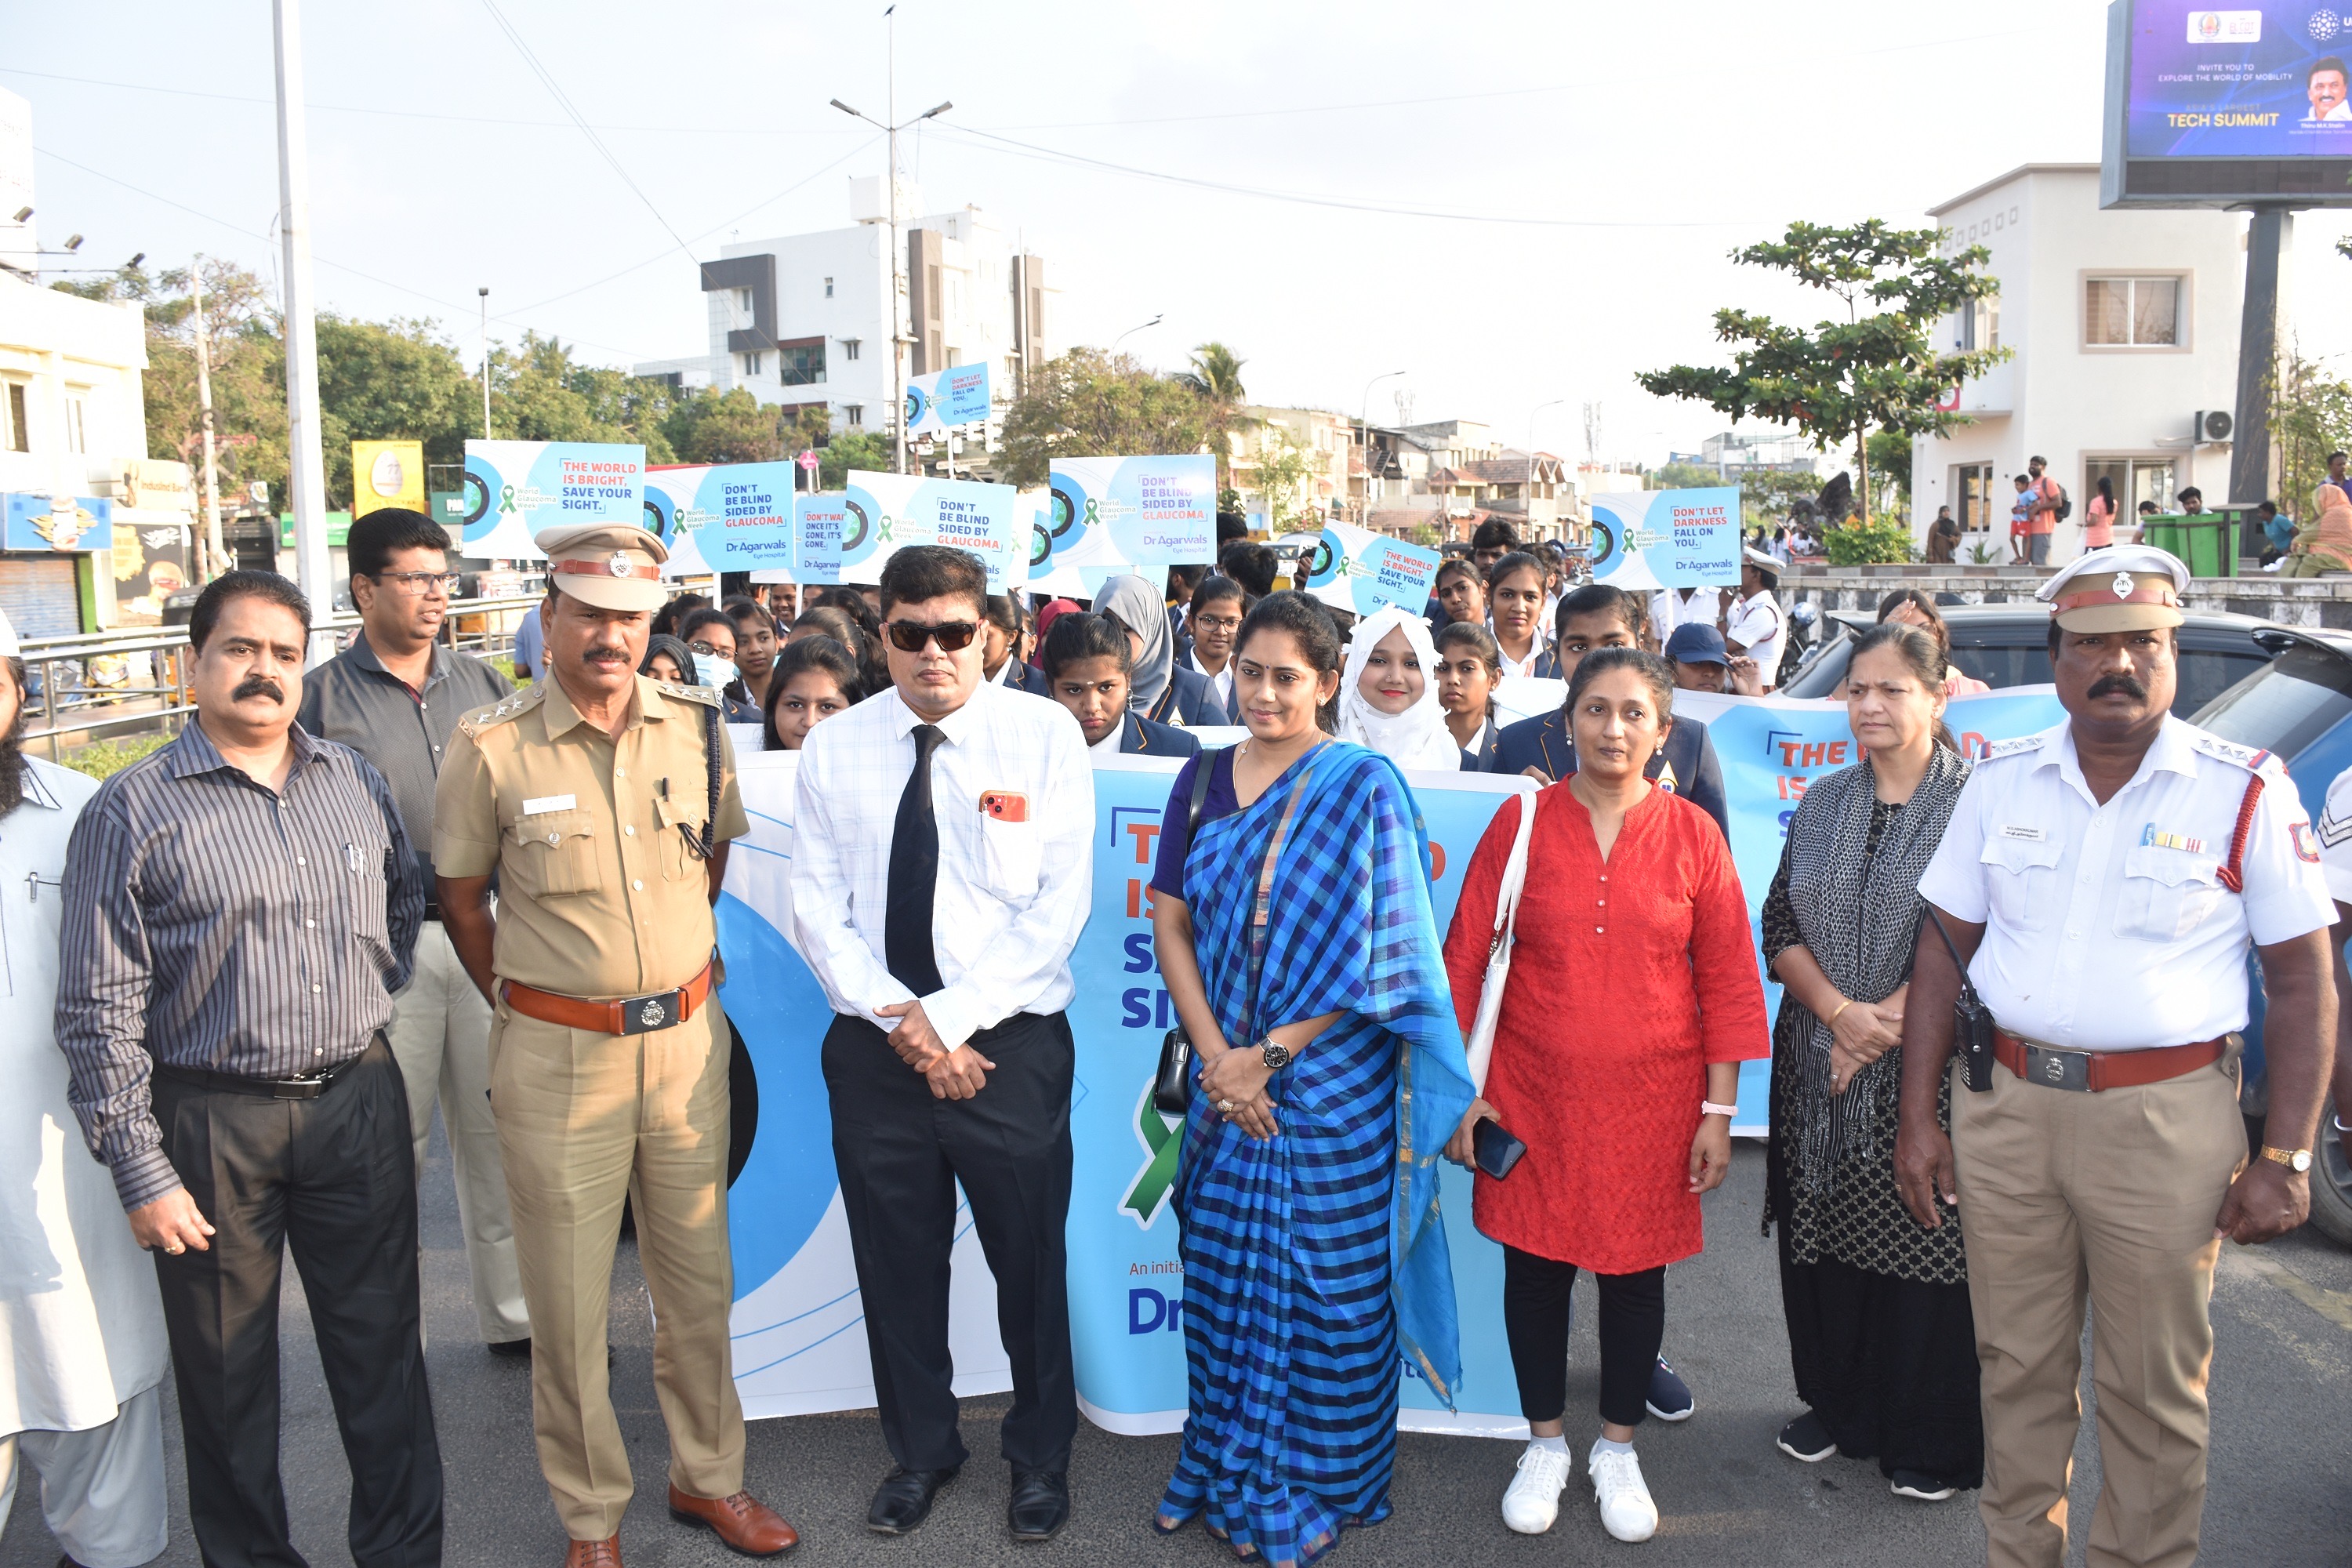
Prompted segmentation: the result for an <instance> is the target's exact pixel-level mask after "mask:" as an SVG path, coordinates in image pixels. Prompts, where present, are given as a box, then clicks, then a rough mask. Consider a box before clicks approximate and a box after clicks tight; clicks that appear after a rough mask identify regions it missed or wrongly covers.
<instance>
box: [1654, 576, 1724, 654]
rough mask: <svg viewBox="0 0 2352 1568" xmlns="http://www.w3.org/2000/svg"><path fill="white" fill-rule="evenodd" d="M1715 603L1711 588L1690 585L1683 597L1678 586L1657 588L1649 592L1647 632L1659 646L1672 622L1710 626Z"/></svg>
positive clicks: (1672, 628)
mask: <svg viewBox="0 0 2352 1568" xmlns="http://www.w3.org/2000/svg"><path fill="white" fill-rule="evenodd" d="M1718 603H1719V601H1718V600H1717V597H1716V591H1715V590H1714V589H1712V588H1693V589H1692V590H1691V596H1690V597H1689V598H1687V599H1685V598H1684V597H1683V591H1682V590H1681V589H1680V588H1661V589H1659V590H1658V591H1657V592H1656V593H1654V594H1653V595H1650V635H1651V636H1652V637H1655V638H1657V639H1658V646H1659V647H1661V648H1663V647H1665V646H1666V639H1667V638H1668V637H1672V636H1674V635H1675V627H1676V626H1692V625H1697V626H1713V625H1715V613H1716V610H1717V605H1718Z"/></svg>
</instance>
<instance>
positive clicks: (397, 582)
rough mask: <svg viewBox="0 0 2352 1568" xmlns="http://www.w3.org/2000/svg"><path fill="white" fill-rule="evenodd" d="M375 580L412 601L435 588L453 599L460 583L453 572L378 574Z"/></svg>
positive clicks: (459, 579)
mask: <svg viewBox="0 0 2352 1568" xmlns="http://www.w3.org/2000/svg"><path fill="white" fill-rule="evenodd" d="M375 580H376V581H377V582H379V583H389V584H392V586H393V587H394V588H395V589H397V590H399V591H400V592H401V593H404V594H405V595H408V596H409V597H410V598H412V599H414V598H417V597H420V596H422V595H425V594H429V593H431V592H432V591H433V590H434V589H435V588H436V587H438V588H439V589H440V590H441V592H442V593H444V594H446V595H450V596H451V597H453V598H454V597H455V596H456V595H457V584H458V583H459V582H460V581H462V579H461V578H460V577H459V576H458V574H457V573H455V572H379V573H377V574H375Z"/></svg>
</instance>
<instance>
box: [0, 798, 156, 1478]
mask: <svg viewBox="0 0 2352 1568" xmlns="http://www.w3.org/2000/svg"><path fill="white" fill-rule="evenodd" d="M97 793H98V782H97V781H96V780H95V779H89V778H85V777H83V776H82V775H81V774H80V773H73V772H70V771H68V770H67V769H65V768H60V767H53V766H51V765H50V764H49V763H45V762H38V761H34V760H29V759H28V760H27V761H26V763H25V799H24V804H23V805H19V806H17V808H16V810H15V811H13V812H10V813H9V814H8V815H7V816H5V817H0V1018H5V1027H0V1185H5V1191H6V1193H7V1198H6V1201H5V1202H0V1435H5V1434H7V1433H11V1432H23V1431H42V1432H78V1431H81V1430H84V1429H86V1428H88V1427H91V1426H102V1425H104V1424H105V1423H106V1422H109V1421H111V1420H113V1419H114V1417H115V1414H116V1407H117V1406H118V1405H121V1403H122V1402H123V1401H124V1400H127V1399H129V1398H130V1397H131V1395H133V1394H141V1393H143V1392H145V1391H146V1390H148V1389H150V1388H152V1387H154V1386H155V1385H156V1384H159V1383H161V1382H163V1373H164V1371H165V1369H166V1367H167V1366H168V1365H169V1364H170V1363H169V1353H170V1352H169V1348H168V1346H167V1345H166V1343H165V1341H164V1335H163V1300H162V1298H161V1297H160V1296H159V1295H158V1294H157V1291H156V1286H155V1265H154V1263H153V1261H152V1259H150V1258H148V1257H147V1255H146V1254H145V1253H143V1252H142V1251H140V1250H139V1244H138V1243H137V1242H135V1241H133V1240H131V1225H130V1222H129V1221H128V1220H126V1219H124V1218H123V1216H122V1204H121V1199H120V1198H118V1197H117V1196H116V1195H115V1191H114V1178H113V1177H112V1176H111V1175H110V1174H109V1173H108V1172H107V1169H106V1167H105V1166H104V1165H101V1164H100V1163H98V1162H97V1161H95V1160H93V1159H91V1158H90V1157H89V1148H88V1147H87V1146H86V1145H85V1144H84V1143H83V1142H82V1136H81V1127H80V1125H79V1123H78V1122H76V1121H74V1114H73V1110H72V1108H71V1107H70V1106H68V1104H67V1103H66V1083H67V1079H68V1077H69V1075H68V1072H67V1070H66V1058H65V1057H64V1055H63V1054H62V1053H61V1052H59V1051H58V1041H57V1035H56V1033H55V1030H54V1027H53V1026H52V1023H51V1019H52V1016H53V1015H54V1014H55V1012H56V1010H57V999H58V921H59V920H60V919H61V918H62V917H63V915H64V913H65V908H64V905H63V904H62V903H61V902H60V901H59V899H58V879H59V878H60V877H62V876H63V875H64V873H65V863H66V840H67V838H68V837H70V836H71V834H72V832H73V825H74V819H75V818H76V817H78V816H80V815H81V808H82V807H83V806H84V805H87V804H88V803H89V797H90V796H91V795H95V794H97Z"/></svg>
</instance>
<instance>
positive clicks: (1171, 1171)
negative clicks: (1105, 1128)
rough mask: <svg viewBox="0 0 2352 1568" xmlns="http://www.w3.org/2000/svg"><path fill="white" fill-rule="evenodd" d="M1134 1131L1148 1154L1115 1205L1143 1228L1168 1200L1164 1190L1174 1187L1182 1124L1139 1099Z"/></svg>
mask: <svg viewBox="0 0 2352 1568" xmlns="http://www.w3.org/2000/svg"><path fill="white" fill-rule="evenodd" d="M1135 1130H1136V1131H1139V1132H1140V1133H1142V1134H1143V1146H1144V1147H1145V1148H1146V1149H1149V1150H1150V1151H1151V1158H1150V1160H1148V1161H1146V1162H1145V1163H1144V1166H1143V1173H1142V1174H1140V1175H1139V1176H1137V1177H1136V1178H1135V1185H1134V1187H1133V1188H1132V1189H1130V1190H1129V1193H1128V1194H1127V1196H1126V1197H1125V1198H1124V1199H1123V1200H1121V1202H1120V1203H1119V1205H1118V1206H1119V1207H1121V1208H1123V1209H1126V1210H1127V1211H1128V1212H1129V1213H1130V1214H1132V1215H1135V1217H1136V1218H1137V1219H1139V1220H1141V1221H1142V1222H1143V1223H1144V1224H1145V1225H1147V1226H1148V1225H1150V1223H1151V1221H1152V1218H1153V1216H1155V1215H1158V1214H1159V1213H1160V1205H1161V1204H1163V1203H1165V1202H1167V1201H1168V1189H1169V1188H1171V1187H1172V1186H1174V1185H1175V1184H1176V1156H1177V1154H1178V1152H1180V1151H1181V1149H1182V1148H1183V1146H1184V1124H1183V1122H1182V1121H1177V1122H1174V1123H1172V1124H1171V1122H1170V1121H1169V1120H1168V1119H1167V1118H1166V1117H1164V1116H1162V1115H1160V1108H1159V1107H1158V1106H1156V1105H1154V1104H1152V1103H1151V1097H1150V1095H1145V1096H1144V1097H1143V1109H1142V1110H1140V1111H1139V1112H1137V1113H1136V1118H1135Z"/></svg>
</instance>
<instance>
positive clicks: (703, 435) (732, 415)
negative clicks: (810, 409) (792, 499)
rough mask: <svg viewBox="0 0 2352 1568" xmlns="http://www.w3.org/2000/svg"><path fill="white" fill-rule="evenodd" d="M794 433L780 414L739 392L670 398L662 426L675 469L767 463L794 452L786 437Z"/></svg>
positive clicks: (740, 389)
mask: <svg viewBox="0 0 2352 1568" xmlns="http://www.w3.org/2000/svg"><path fill="white" fill-rule="evenodd" d="M796 428H797V426H794V425H793V423H792V422H791V421H789V420H787V419H786V418H785V416H784V410H783V409H782V408H781V407H779V406H778V405H775V404H772V403H762V402H761V401H760V400H759V399H758V398H757V397H754V396H753V395H751V391H750V389H749V388H747V387H740V386H736V387H730V388H729V389H727V390H726V391H725V392H716V391H713V392H706V393H700V394H698V395H690V396H678V397H676V398H674V399H673V400H672V402H671V404H670V406H669V412H668V414H667V416H664V418H663V420H662V436H663V438H664V439H665V440H667V442H668V443H669V446H670V449H671V450H672V451H673V452H675V453H677V459H676V460H677V461H678V462H681V463H772V462H775V461H777V460H778V459H780V458H785V457H789V456H792V455H793V454H794V453H797V452H798V451H799V450H800V448H799V447H797V446H795V445H793V442H792V438H791V434H790V433H791V432H792V431H793V430H794V429H796ZM788 448H789V449H788Z"/></svg>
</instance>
